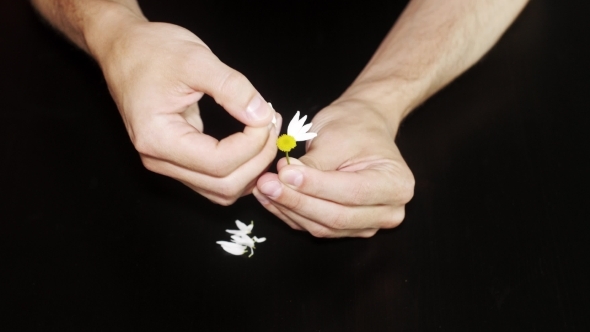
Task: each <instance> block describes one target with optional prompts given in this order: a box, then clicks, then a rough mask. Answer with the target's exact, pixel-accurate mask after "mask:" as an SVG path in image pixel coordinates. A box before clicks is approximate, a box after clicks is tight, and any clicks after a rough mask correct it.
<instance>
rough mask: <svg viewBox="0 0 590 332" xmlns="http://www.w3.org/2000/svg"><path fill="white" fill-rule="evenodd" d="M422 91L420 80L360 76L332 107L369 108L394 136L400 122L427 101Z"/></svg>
mask: <svg viewBox="0 0 590 332" xmlns="http://www.w3.org/2000/svg"><path fill="white" fill-rule="evenodd" d="M422 87H423V84H422V83H421V81H419V80H409V79H405V78H399V77H386V78H378V79H376V78H371V79H369V78H363V77H362V76H360V77H359V78H357V80H356V81H355V82H354V83H353V84H352V85H351V86H350V87H349V88H348V89H347V90H346V91H345V92H344V93H343V94H342V95H341V96H340V97H339V98H338V99H337V100H336V101H335V102H334V103H341V102H347V101H357V102H361V103H364V104H366V105H370V109H372V110H374V111H375V112H377V113H379V115H380V116H381V117H382V118H383V120H384V121H385V122H386V123H387V125H388V127H389V128H390V131H392V132H397V129H398V127H399V125H400V123H401V122H402V121H403V119H404V118H405V117H406V116H407V115H408V114H409V113H410V112H411V111H412V110H413V109H414V108H416V107H417V106H418V105H420V104H421V103H422V102H423V100H425V99H426V97H427V93H426V92H425V89H424V88H422Z"/></svg>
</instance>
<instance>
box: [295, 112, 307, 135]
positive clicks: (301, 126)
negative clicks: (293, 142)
mask: <svg viewBox="0 0 590 332" xmlns="http://www.w3.org/2000/svg"><path fill="white" fill-rule="evenodd" d="M305 120H307V115H304V116H303V117H302V118H301V119H299V121H298V122H297V131H296V132H295V134H297V133H299V132H301V128H303V124H304V123H305Z"/></svg>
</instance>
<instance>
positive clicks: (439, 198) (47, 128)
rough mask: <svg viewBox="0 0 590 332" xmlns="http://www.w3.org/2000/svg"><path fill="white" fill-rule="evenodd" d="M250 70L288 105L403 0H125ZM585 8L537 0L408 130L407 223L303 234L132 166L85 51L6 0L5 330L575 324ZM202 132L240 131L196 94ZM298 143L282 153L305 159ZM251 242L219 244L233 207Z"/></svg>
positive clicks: (253, 209)
mask: <svg viewBox="0 0 590 332" xmlns="http://www.w3.org/2000/svg"><path fill="white" fill-rule="evenodd" d="M140 4H141V5H142V8H143V9H144V12H145V14H146V16H147V17H148V18H149V19H151V20H154V21H165V22H170V23H175V24H179V25H182V26H184V27H186V28H188V29H190V30H191V31H193V32H195V33H196V34H197V35H198V36H199V37H201V38H202V39H203V40H204V41H205V42H206V43H207V44H208V45H209V46H210V47H211V49H212V50H213V51H214V52H215V53H216V54H217V55H218V56H219V57H220V58H221V60H222V61H224V62H225V63H227V64H228V65H230V66H232V67H234V68H236V69H237V70H239V71H241V72H242V73H244V74H245V75H246V76H247V77H248V78H249V79H250V80H251V81H252V82H253V84H254V86H256V87H257V89H258V90H259V91H260V92H261V93H262V94H263V96H264V97H265V98H266V99H267V100H269V101H272V102H273V105H274V106H275V108H277V109H278V110H279V111H280V112H281V113H282V114H283V116H284V117H285V118H286V119H289V118H290V117H291V116H292V115H293V114H294V113H295V111H296V110H301V111H302V112H303V113H305V114H315V112H317V111H318V110H320V109H321V108H322V107H324V106H326V105H327V104H329V103H330V102H331V101H332V100H333V99H334V98H336V97H338V96H339V94H340V93H341V92H342V91H343V90H344V89H345V88H346V87H347V86H348V85H349V84H350V83H351V82H352V80H353V79H354V78H355V76H356V75H357V74H358V72H359V71H360V70H361V69H362V68H363V66H364V64H365V63H366V62H367V61H368V59H369V58H370V56H371V54H372V52H373V51H374V50H375V49H376V47H377V46H378V44H379V42H380V41H381V39H382V38H383V37H384V36H385V34H386V33H387V31H388V29H389V28H390V26H391V25H392V23H393V22H394V21H395V19H396V17H397V16H398V15H399V13H400V12H401V10H402V9H403V7H404V6H405V1H366V2H363V3H361V2H358V3H356V4H346V5H343V4H341V3H340V2H336V1H332V2H330V1H325V2H320V3H318V2H312V1H298V2H289V1H281V2H277V1H241V2H238V1H235V3H234V2H232V1H219V0H216V1H189V0H187V1H182V0H177V1H166V2H164V1H156V0H150V1H140ZM589 14H590V5H588V3H587V2H584V1H568V2H567V3H566V2H561V3H560V2H557V1H550V0H534V1H532V2H531V3H530V4H529V5H528V7H527V8H526V9H525V10H524V12H523V13H522V15H521V16H520V17H519V18H518V20H517V21H516V22H515V24H514V25H513V26H512V27H511V28H510V29H509V30H508V32H507V33H506V34H505V36H504V37H503V38H502V39H501V41H500V42H499V43H498V44H497V45H496V46H495V47H494V48H493V49H492V50H491V51H490V53H489V54H487V55H486V56H485V57H484V58H483V59H482V60H481V61H480V62H479V63H478V64H476V65H475V66H474V67H473V68H472V69H470V70H469V71H468V72H467V73H466V74H464V75H463V76H461V77H460V78H459V79H457V80H456V81H455V82H454V83H452V84H451V85H450V86H448V87H447V88H445V89H444V90H443V91H441V92H440V93H438V94H437V95H435V96H434V97H433V98H431V99H430V100H429V101H428V102H426V103H425V104H424V105H422V106H421V107H420V108H419V109H417V110H416V111H415V112H414V113H413V114H411V115H410V116H409V117H408V118H407V119H406V121H405V122H404V123H403V125H402V127H401V130H400V132H399V135H398V138H397V143H398V145H399V147H400V149H401V151H402V154H403V155H404V157H405V158H406V161H407V162H408V164H409V166H410V168H411V169H412V171H413V172H414V175H415V177H416V190H415V196H414V198H413V200H412V201H411V202H410V203H409V204H408V206H407V215H406V219H405V221H404V223H403V224H402V225H401V226H400V227H398V228H397V229H394V230H387V231H380V232H379V233H378V234H377V235H376V236H375V237H373V238H371V239H368V240H367V239H339V240H325V239H315V238H313V237H311V236H310V235H309V234H307V233H303V232H297V231H293V230H291V229H290V228H289V227H287V226H286V225H285V224H284V223H282V222H281V221H280V220H279V219H277V218H275V217H274V216H273V215H271V214H270V213H268V212H267V211H266V210H264V209H263V208H262V207H261V206H259V204H258V203H257V201H256V200H255V199H253V198H252V197H251V196H250V197H245V198H242V199H240V200H239V201H238V202H237V203H236V204H235V205H232V206H231V207H221V206H217V205H214V204H212V203H210V202H208V201H207V200H206V199H204V198H202V197H200V196H198V195H196V194H194V193H193V192H191V191H190V190H189V189H187V188H185V187H184V186H182V185H181V184H179V183H177V182H175V181H174V180H171V179H168V178H165V177H163V176H160V175H157V174H154V173H150V172H149V171H147V170H145V169H144V168H143V166H142V165H141V162H140V160H139V157H138V155H137V153H136V152H135V150H134V148H133V146H132V145H131V143H130V140H129V138H128V136H127V133H126V132H125V128H124V126H123V124H122V121H121V119H120V116H119V114H118V112H117V109H116V107H115V105H114V103H113V101H112V100H111V98H110V96H109V93H108V90H107V87H106V84H105V82H104V79H103V78H102V76H101V73H100V70H99V68H98V66H97V65H96V64H95V63H94V62H93V61H92V60H91V59H90V58H89V57H88V56H86V55H85V54H84V53H82V52H81V51H79V50H77V49H76V48H75V47H74V46H72V45H71V44H70V43H68V42H66V41H65V40H64V39H63V38H61V37H60V36H59V35H58V34H57V33H55V32H54V31H52V30H51V29H49V28H48V26H47V25H46V24H45V23H43V22H42V21H41V20H40V19H39V18H38V16H36V15H35V13H34V11H33V10H32V9H31V7H30V5H29V4H28V3H27V2H26V1H10V2H9V1H3V2H2V3H1V4H0V45H1V46H0V47H1V48H0V96H1V97H0V193H1V197H0V307H2V308H1V310H0V330H2V331H135V330H138V331H146V330H149V331H192V330H198V331H233V330H252V331H432V330H443V331H457V330H465V331H498V330H501V331H507V330H517V331H522V330H525V331H543V330H547V331H549V330H567V331H585V330H588V329H590V322H589V320H590V318H589V315H588V312H589V310H590V305H589V304H590V300H589V299H588V297H589V296H590V291H589V289H588V288H589V287H588V280H589V276H590V274H589V273H588V270H589V265H590V264H589V260H588V255H587V251H588V244H587V243H588V234H589V233H588V231H587V226H586V224H587V223H588V221H589V218H588V208H587V206H588V205H587V201H588V197H589V195H588V194H587V191H588V181H587V180H586V178H587V177H588V176H587V172H588V170H589V167H588V166H589V165H588V162H587V156H586V155H587V154H588V152H589V149H588V138H587V134H586V133H587V128H588V125H589V121H588V115H587V113H588V112H589V111H590V109H589V103H588V97H587V91H589V90H590V84H589V78H588V77H589V74H590V70H589V66H588V60H589V59H590V52H589V50H588V45H589V38H588V37H589V34H588V32H589V31H590V30H589V24H588V17H589V16H588V15H589ZM201 108H202V110H203V117H204V121H205V128H206V131H207V132H208V133H211V134H212V135H214V136H217V137H223V136H225V135H227V134H229V133H231V132H234V131H236V130H239V129H240V126H239V124H238V123H236V122H235V121H233V120H232V119H231V118H230V117H229V116H228V115H226V114H225V113H224V112H223V111H222V110H221V109H220V108H219V107H218V106H216V105H215V104H214V103H213V102H212V101H211V100H210V99H206V100H204V101H203V102H202V106H201ZM302 153H303V151H301V150H299V151H298V152H296V153H295V154H296V155H300V154H302ZM235 219H241V220H243V221H246V222H248V221H250V220H255V223H256V227H255V228H254V230H255V232H254V233H255V235H257V236H266V237H267V238H268V240H267V242H266V243H263V244H260V245H259V246H258V249H257V251H256V254H255V255H254V257H252V258H250V259H248V258H245V257H234V256H230V255H228V254H226V253H225V252H224V251H223V250H221V248H220V247H219V246H218V245H216V244H215V241H217V240H221V239H227V237H228V236H227V234H226V233H225V232H224V230H225V229H226V228H233V226H234V224H233V222H234V220H235Z"/></svg>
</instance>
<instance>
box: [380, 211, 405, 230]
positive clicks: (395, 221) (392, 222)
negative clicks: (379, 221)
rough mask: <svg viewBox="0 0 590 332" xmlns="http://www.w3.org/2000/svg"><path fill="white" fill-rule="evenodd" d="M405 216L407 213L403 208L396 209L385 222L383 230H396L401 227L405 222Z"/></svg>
mask: <svg viewBox="0 0 590 332" xmlns="http://www.w3.org/2000/svg"><path fill="white" fill-rule="evenodd" d="M405 216H406V211H405V209H404V208H403V207H400V208H396V209H394V211H393V212H392V213H391V214H389V215H388V216H387V218H386V219H385V220H384V222H383V226H382V228H395V227H397V226H399V225H400V224H401V223H402V221H404V217H405Z"/></svg>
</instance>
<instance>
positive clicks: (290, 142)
mask: <svg viewBox="0 0 590 332" xmlns="http://www.w3.org/2000/svg"><path fill="white" fill-rule="evenodd" d="M296 146H297V142H296V141H295V137H293V136H289V135H287V134H283V135H281V136H280V137H279V138H277V147H278V148H279V150H281V151H283V152H289V151H291V150H293V148H294V147H296Z"/></svg>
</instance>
